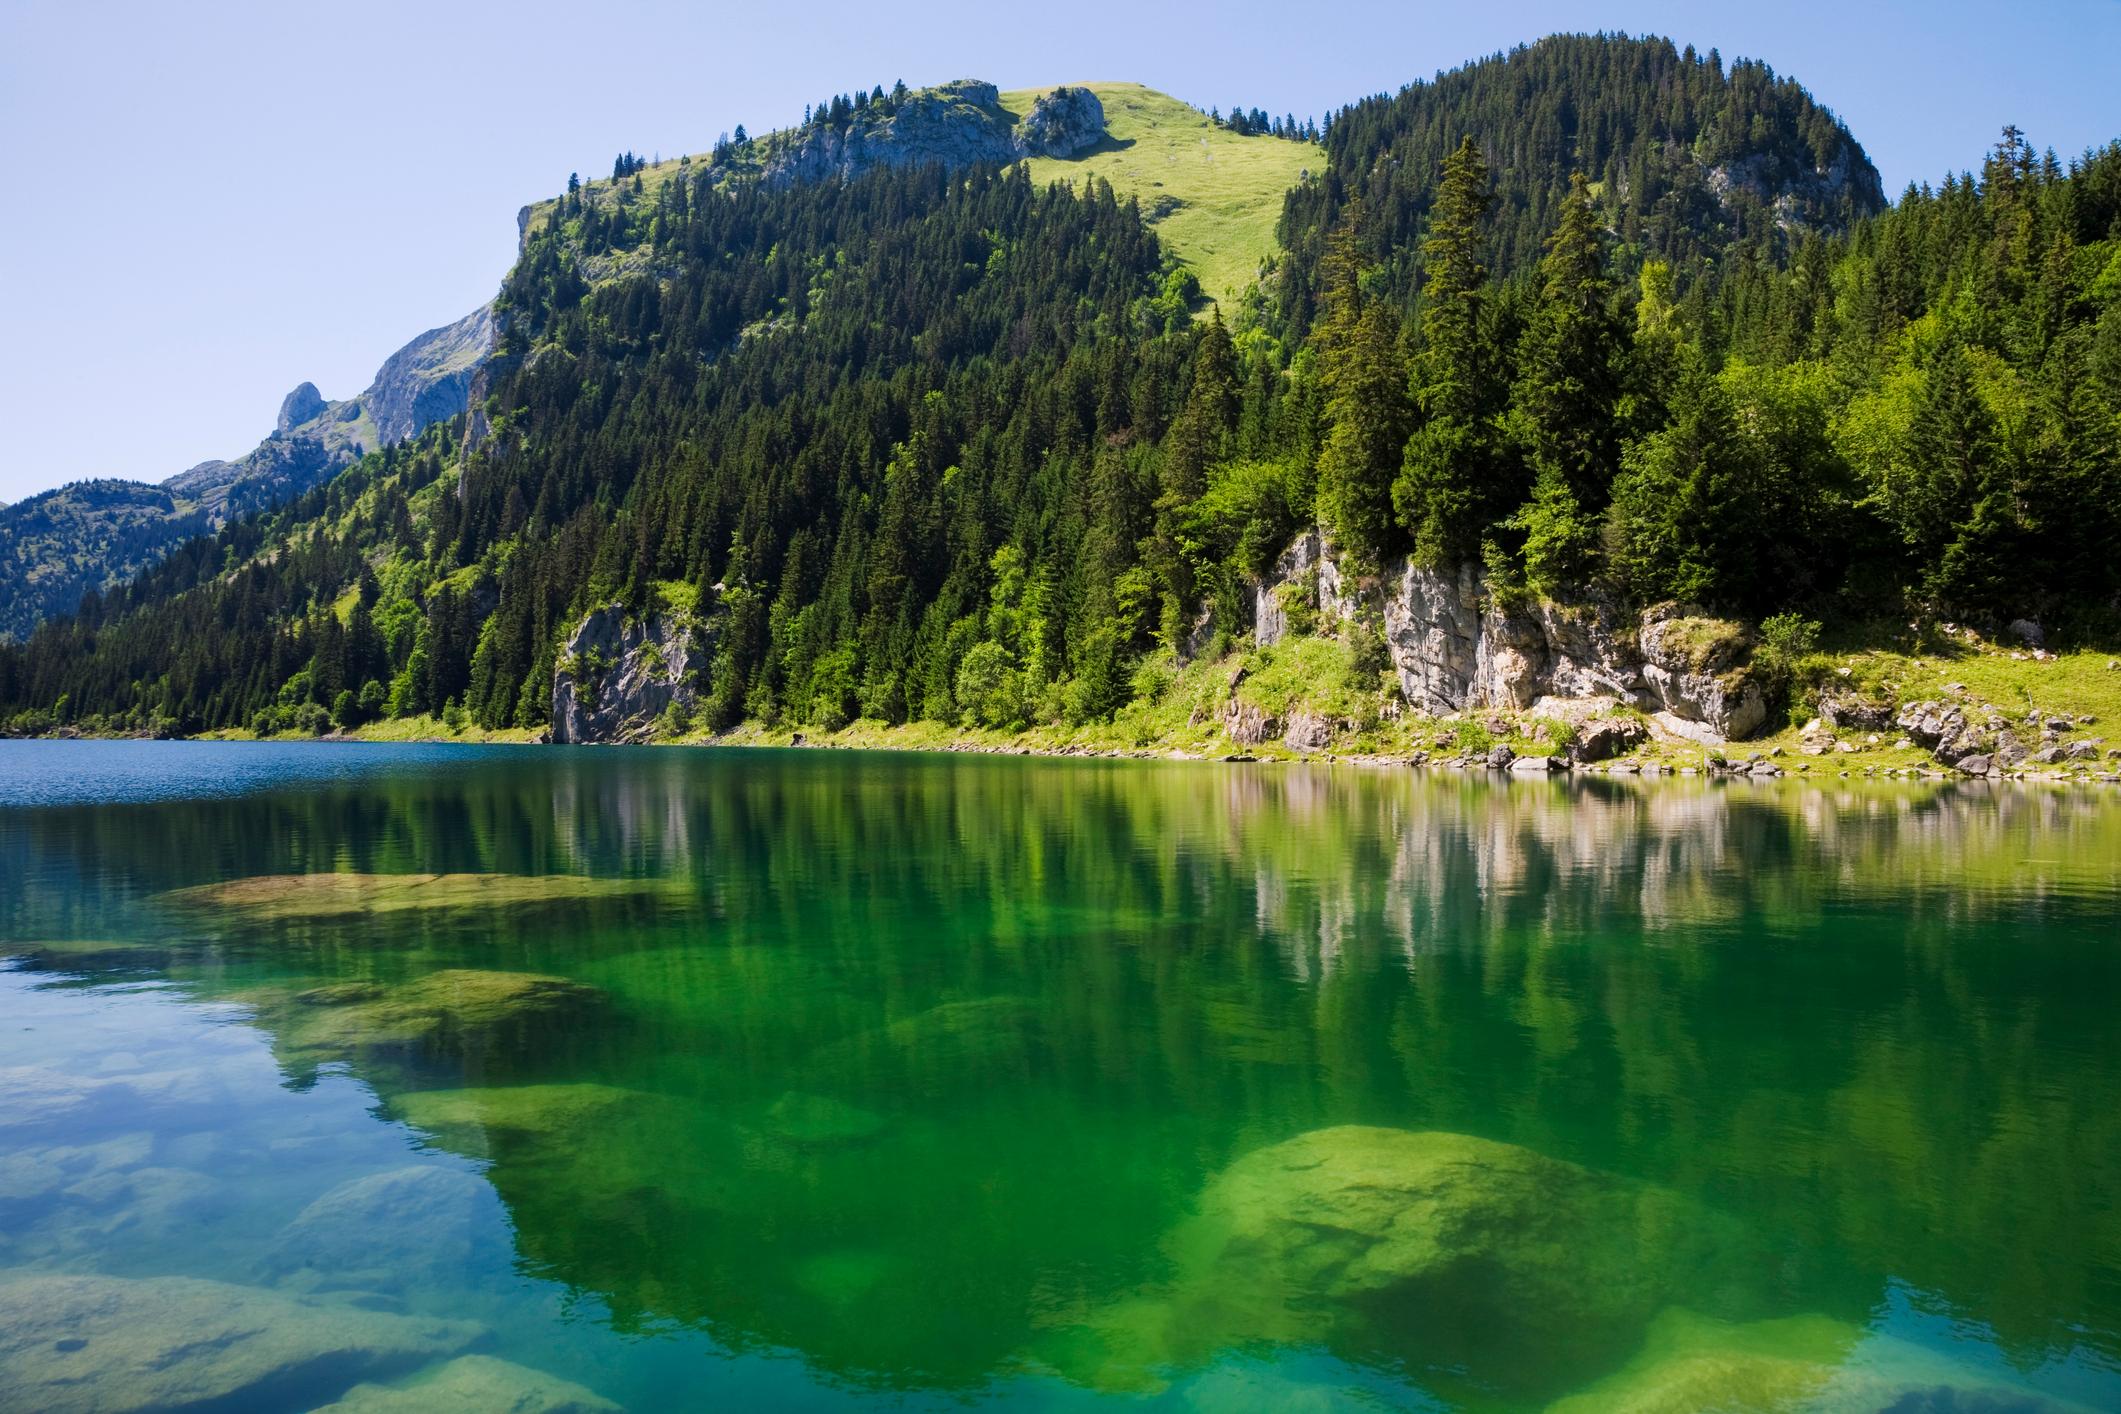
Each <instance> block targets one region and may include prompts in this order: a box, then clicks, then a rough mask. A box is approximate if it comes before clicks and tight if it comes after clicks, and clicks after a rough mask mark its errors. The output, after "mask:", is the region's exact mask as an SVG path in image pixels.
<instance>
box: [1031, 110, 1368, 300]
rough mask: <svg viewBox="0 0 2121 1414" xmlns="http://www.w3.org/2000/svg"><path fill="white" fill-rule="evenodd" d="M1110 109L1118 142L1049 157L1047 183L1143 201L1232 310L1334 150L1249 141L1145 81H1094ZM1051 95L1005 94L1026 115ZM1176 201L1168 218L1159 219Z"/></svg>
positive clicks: (1043, 169) (1037, 170) (1037, 176)
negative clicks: (1103, 184)
mask: <svg viewBox="0 0 2121 1414" xmlns="http://www.w3.org/2000/svg"><path fill="white" fill-rule="evenodd" d="M1080 86H1081V87H1084V88H1087V89H1089V90H1090V91H1091V92H1092V93H1095V94H1096V95H1097V97H1098V101H1099V102H1101V103H1103V104H1104V105H1105V129H1106V131H1107V132H1109V133H1110V134H1111V138H1110V140H1109V141H1107V142H1106V143H1104V144H1103V145H1102V146H1100V147H1099V148H1098V149H1097V150H1096V151H1094V152H1091V153H1089V154H1087V155H1085V156H1083V157H1078V158H1072V159H1060V158H1051V157H1041V158H1038V159H1036V160H1034V161H1033V162H1032V163H1031V176H1032V178H1033V179H1034V180H1036V181H1040V182H1051V181H1079V180H1082V179H1085V178H1089V177H1103V178H1104V179H1105V180H1106V181H1108V182H1110V183H1111V184H1112V189H1113V190H1114V191H1116V192H1119V193H1120V194H1121V195H1123V196H1124V195H1127V194H1129V193H1132V194H1134V195H1137V196H1139V197H1140V198H1141V203H1142V209H1143V210H1144V211H1146V212H1148V213H1150V214H1151V215H1152V217H1154V224H1155V226H1156V234H1157V236H1158V238H1159V239H1161V240H1162V241H1163V242H1164V244H1165V246H1166V247H1167V248H1168V249H1169V250H1170V251H1171V253H1172V254H1173V255H1176V256H1177V257H1178V258H1179V259H1180V260H1182V261H1184V262H1185V263H1186V264H1187V266H1189V267H1190V268H1191V269H1192V270H1193V272H1194V273H1195V274H1196V275H1198V276H1199V277H1200V283H1201V288H1202V289H1203V290H1205V291H1206V292H1207V294H1208V296H1209V297H1210V298H1211V299H1216V300H1221V301H1225V302H1228V301H1230V300H1233V299H1234V298H1235V297H1236V296H1237V295H1239V294H1241V293H1242V292H1243V291H1244V288H1245V287H1246V286H1247V285H1249V284H1251V283H1252V282H1253V280H1255V279H1256V278H1257V277H1258V274H1259V266H1260V262H1261V261H1263V260H1265V259H1266V258H1267V257H1268V256H1269V255H1270V254H1272V253H1273V251H1274V223H1275V222H1276V221H1277V220H1279V219H1280V217H1281V209H1282V198H1283V196H1284V195H1286V194H1287V192H1288V190H1289V188H1290V187H1292V186H1294V185H1296V182H1297V180H1298V179H1299V178H1300V177H1301V176H1302V175H1303V173H1304V172H1305V171H1306V170H1309V171H1313V172H1318V171H1323V170H1324V168H1325V156H1326V155H1325V150H1324V149H1323V148H1320V147H1317V146H1315V145H1313V144H1311V143H1307V142H1290V141H1288V140H1286V139H1283V138H1274V137H1240V136H1239V135H1238V134H1236V133H1233V132H1230V131H1228V130H1227V129H1224V128H1219V127H1217V126H1216V125H1215V124H1213V123H1211V122H1209V121H1208V117H1207V115H1206V114H1205V113H1202V112H1200V111H1199V110H1198V109H1195V108H1192V107H1189V106H1188V105H1186V104H1184V103H1181V102H1179V101H1178V100H1177V99H1175V98H1173V97H1171V96H1170V95H1169V94H1163V93H1158V92H1157V91H1156V90H1154V89H1150V88H1144V87H1142V86H1141V85H1140V84H1138V83H1092V84H1083V85H1080ZM1045 92H1047V90H1045V89H1039V88H1027V89H1019V90H1017V91H1015V92H1011V93H1004V94H1003V95H1002V106H1003V107H1004V108H1006V109H1008V110H1009V111H1010V112H1011V113H1012V114H1014V115H1016V116H1017V117H1022V116H1023V115H1024V114H1025V113H1027V112H1029V111H1030V109H1031V105H1032V104H1033V103H1035V102H1037V101H1038V98H1039V96H1040V95H1041V94H1043V93H1045ZM1164 203H1172V205H1171V206H1170V209H1169V210H1168V211H1167V212H1166V213H1165V214H1164V215H1162V216H1160V217H1157V216H1155V213H1156V212H1157V211H1158V210H1159V209H1160V207H1161V206H1162V205H1163V204H1164Z"/></svg>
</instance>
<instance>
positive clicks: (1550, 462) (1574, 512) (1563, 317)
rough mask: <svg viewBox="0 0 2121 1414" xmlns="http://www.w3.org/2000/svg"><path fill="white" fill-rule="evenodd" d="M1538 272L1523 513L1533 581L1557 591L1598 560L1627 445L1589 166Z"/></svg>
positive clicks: (1521, 400) (1524, 364) (1526, 358)
mask: <svg viewBox="0 0 2121 1414" xmlns="http://www.w3.org/2000/svg"><path fill="white" fill-rule="evenodd" d="M1539 281H1540V284H1539V297H1538V304H1537V307H1536V309H1535V312H1534V314H1533V316H1532V324H1531V327H1530V329H1529V330H1527V332H1526V336H1525V339H1524V342H1523V346H1522V350H1521V353H1520V360H1519V369H1518V376H1517V386H1516V389H1515V393H1514V397H1513V403H1514V410H1515V413H1516V421H1517V426H1518V430H1519V435H1520V439H1521V441H1522V443H1523V445H1524V447H1525V451H1526V453H1527V458H1528V460H1529V461H1530V463H1531V467H1532V472H1533V477H1534V480H1533V492H1532V501H1531V503H1530V504H1529V505H1527V506H1526V507H1525V508H1524V509H1523V510H1522V511H1520V512H1519V514H1518V516H1517V518H1516V520H1517V525H1518V527H1519V528H1520V529H1522V530H1523V531H1524V533H1525V544H1524V560H1525V576H1526V583H1527V584H1528V585H1529V586H1530V587H1531V588H1532V589H1533V590H1535V591H1536V592H1538V593H1541V594H1546V595H1553V594H1555V593H1557V592H1558V591H1559V590H1560V589H1561V588H1562V587H1563V586H1565V585H1567V584H1570V583H1574V582H1579V581H1580V580H1581V579H1582V578H1583V576H1584V575H1585V574H1586V573H1587V571H1588V570H1589V569H1590V561H1591V556H1592V552H1593V550H1594V549H1595V546H1596V543H1597V531H1596V525H1597V517H1598V516H1599V515H1600V514H1601V513H1602V512H1603V511H1604V510H1605V505H1606V501H1607V499H1608V498H1609V497H1610V495H1611V489H1612V482H1613V476H1614V473H1615V471H1616V470H1617V468H1618V461H1619V450H1620V448H1619V428H1618V424H1617V420H1616V405H1617V403H1618V400H1619V393H1620V387H1619V364H1620V353H1621V348H1622V344H1621V337H1620V323H1619V319H1618V318H1617V316H1616V315H1615V313H1614V310H1613V302H1612V301H1613V286H1612V281H1611V280H1610V279H1608V278H1607V276H1606V270H1605V252H1604V248H1603V240H1602V237H1601V233H1600V231H1599V229H1598V221H1597V215H1596V211H1595V209H1594V208H1593V206H1592V205H1591V199H1590V192H1589V190H1588V188H1587V186H1586V184H1585V182H1584V179H1583V176H1582V174H1581V173H1578V174H1577V175H1576V176H1575V177H1574V178H1573V179H1572V180H1571V182H1570V184H1569V194H1568V196H1567V197H1566V198H1565V199H1564V200H1563V202H1562V206H1561V223H1560V225H1559V226H1558V227H1557V228H1556V229H1555V231H1554V234H1553V236H1552V237H1551V238H1550V239H1549V240H1548V242H1547V253H1546V258H1545V259H1544V260H1542V261H1541V262H1540V267H1539Z"/></svg>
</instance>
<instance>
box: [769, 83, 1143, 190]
mask: <svg viewBox="0 0 2121 1414" xmlns="http://www.w3.org/2000/svg"><path fill="white" fill-rule="evenodd" d="M1104 136H1105V109H1104V105H1103V104H1101V103H1100V102H1098V99H1097V95H1096V94H1094V93H1092V92H1090V91H1089V90H1088V89H1084V88H1057V89H1054V90H1053V91H1052V92H1050V93H1048V94H1046V95H1044V96H1043V97H1041V98H1040V99H1039V100H1038V101H1037V102H1036V103H1034V104H1033V105H1032V107H1031V111H1030V112H1029V113H1026V114H1025V115H1024V116H1023V119H1022V120H1021V121H1016V120H1014V119H1013V118H1012V117H1011V115H1010V114H1009V113H1008V112H1006V111H1005V110H1004V109H1003V108H1002V106H1001V93H1000V91H999V90H998V89H996V88H995V86H994V85H993V84H991V83H984V82H981V81H980V80H977V79H960V80H959V81H957V82H955V83H947V84H942V85H939V86H938V87H935V88H930V89H922V90H921V91H920V92H918V93H913V94H909V95H907V96H906V98H905V100H904V101H903V102H901V103H900V105H899V107H898V110H897V111H896V112H894V113H890V114H880V113H872V112H870V111H868V110H863V111H860V112H858V113H857V114H856V116H855V117H854V118H853V119H852V120H851V121H850V122H848V123H846V124H843V125H840V126H833V125H831V124H828V123H813V124H811V125H810V126H808V127H805V128H801V129H798V130H796V131H795V132H793V133H791V134H788V135H787V136H786V138H785V140H784V141H782V142H781V143H780V144H779V145H778V146H777V147H776V148H775V149H774V150H773V151H772V152H771V153H770V154H769V155H768V157H767V158H766V161H765V165H764V169H763V171H762V173H761V180H762V181H764V182H765V184H766V185H768V186H771V187H787V186H794V185H797V184H799V183H805V182H815V181H823V180H827V179H829V178H833V177H839V178H850V177H855V176H858V175H860V174H861V173H863V172H866V171H869V170H871V169H872V168H876V167H920V166H925V165H928V164H930V163H935V164H938V165H941V166H945V167H963V166H969V165H971V164H973V163H978V162H1014V161H1016V160H1017V159H1019V158H1023V157H1073V156H1075V155H1076V154H1077V153H1080V152H1083V151H1085V150H1086V149H1088V148H1091V147H1094V146H1096V145H1097V144H1098V143H1099V142H1101V141H1103V140H1104Z"/></svg>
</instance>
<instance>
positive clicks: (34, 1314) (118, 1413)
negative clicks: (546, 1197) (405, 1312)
mask: <svg viewBox="0 0 2121 1414" xmlns="http://www.w3.org/2000/svg"><path fill="white" fill-rule="evenodd" d="M482 1333H483V1332H482V1329H481V1327H479V1326H477V1325H475V1324H472V1323H470V1322H467V1321H448V1320H440V1319H435V1318H432V1317H414V1316H396V1315H390V1314H387V1313H385V1312H380V1311H369V1310H363V1309H360V1308H358V1307H353V1306H343V1305H331V1304H326V1303H322V1302H317V1301H308V1300H303V1299H300V1298H297V1297H291V1296H283V1295H280V1294H277V1293H275V1292H270V1291H263V1290H259V1289H256V1288H253V1287H245V1286H232V1285H230V1284H228V1283H226V1282H217V1281H203V1280H200V1279H197V1278H194V1277H143V1278H134V1279H127V1278H122V1277H106V1276H54V1275H43V1274H40V1275H34V1276H17V1277H14V1278H12V1279H0V1408H6V1409H22V1410H37V1411H39V1414H126V1412H127V1411H146V1410H174V1409H193V1408H202V1409H203V1408H215V1409H222V1408H226V1409H239V1408H295V1409H300V1408H310V1407H313V1406H314V1405H316V1404H318V1403H321V1402H323V1401H325V1400H328V1399H331V1398H333V1397H334V1396H336V1395H338V1394H339V1393H341V1392H342V1391H344V1390H345V1389H346V1388H347V1387H348V1386H350V1385H352V1384H354V1383H355V1382H356V1381H358V1380H362V1379H365V1378H369V1377H371V1376H378V1375H383V1376H387V1375H391V1374H396V1373H398V1372H401V1371H404V1370H409V1369H412V1368H415V1367H417V1366H419V1365H423V1364H426V1363H428V1362H430V1361H433V1360H436V1359H440V1358H442V1357H444V1356H448V1355H454V1354H456V1353H457V1352H458V1351H460V1350H462V1349H464V1347H465V1346H467V1345H469V1344H471V1342H472V1341H474V1340H475V1339H477V1338H478V1337H479V1336H480V1335H481V1334H482Z"/></svg>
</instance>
